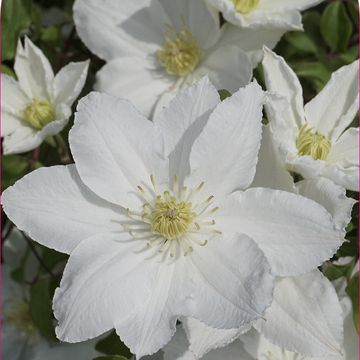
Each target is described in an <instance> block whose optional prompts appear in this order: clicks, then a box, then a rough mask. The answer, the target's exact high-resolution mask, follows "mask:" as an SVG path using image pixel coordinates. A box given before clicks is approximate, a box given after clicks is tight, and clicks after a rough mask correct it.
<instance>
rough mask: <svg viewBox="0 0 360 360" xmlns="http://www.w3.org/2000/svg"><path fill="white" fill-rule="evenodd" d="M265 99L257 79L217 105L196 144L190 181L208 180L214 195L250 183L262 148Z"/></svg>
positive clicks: (191, 162)
mask: <svg viewBox="0 0 360 360" xmlns="http://www.w3.org/2000/svg"><path fill="white" fill-rule="evenodd" d="M263 101H264V94H263V92H262V90H261V88H260V86H259V85H258V84H257V83H256V82H253V83H251V84H250V85H248V86H247V87H245V88H242V89H240V90H239V91H238V92H237V93H235V94H234V95H233V96H231V97H230V98H227V99H225V100H224V101H223V102H222V103H220V104H219V105H218V106H217V107H216V109H215V110H214V111H213V113H212V114H211V115H210V118H209V120H208V122H207V124H206V126H205V127H204V129H203V131H202V132H201V134H200V135H199V137H198V138H197V139H196V140H195V143H194V145H193V147H192V150H191V154H190V166H191V172H192V173H191V179H190V181H193V182H194V183H199V182H201V181H205V182H206V184H207V185H208V186H209V188H211V191H214V192H215V193H214V195H215V194H226V193H230V192H232V191H234V190H235V189H243V188H246V187H247V186H249V185H250V183H251V182H252V180H253V177H254V175H255V168H256V163H257V155H258V151H259V148H260V139H261V119H262V104H263Z"/></svg>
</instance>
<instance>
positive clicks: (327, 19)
mask: <svg viewBox="0 0 360 360" xmlns="http://www.w3.org/2000/svg"><path fill="white" fill-rule="evenodd" d="M320 30H321V34H322V36H323V38H324V40H325V42H326V43H327V45H328V46H329V47H330V49H331V50H332V51H345V50H346V49H347V47H348V44H349V40H350V37H351V33H352V30H353V26H352V23H351V20H350V18H349V16H348V14H347V12H346V8H345V5H344V4H343V3H342V2H340V1H334V2H332V3H330V4H329V5H327V6H326V8H325V11H324V12H323V15H322V17H321V23H320Z"/></svg>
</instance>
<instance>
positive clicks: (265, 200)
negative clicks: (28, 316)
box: [217, 188, 343, 276]
mask: <svg viewBox="0 0 360 360" xmlns="http://www.w3.org/2000/svg"><path fill="white" fill-rule="evenodd" d="M217 220H218V221H217V222H218V226H219V228H220V229H221V230H222V231H223V232H225V231H241V232H243V233H245V234H247V235H248V236H250V237H251V238H252V239H254V240H255V241H256V242H257V243H258V245H259V247H260V248H261V249H262V250H263V251H264V253H265V256H266V257H267V259H268V260H269V263H270V265H271V267H272V270H273V272H274V274H275V275H279V276H287V275H298V274H301V273H305V272H307V271H310V270H312V269H314V268H315V267H317V266H319V265H320V264H321V263H322V262H323V261H325V260H327V259H329V258H330V257H331V256H332V255H333V254H334V253H335V251H336V249H337V248H338V247H339V246H340V245H341V243H342V241H343V237H342V232H341V231H340V230H337V229H336V228H335V224H334V222H333V219H332V217H331V215H330V214H329V213H328V212H327V211H326V210H325V209H324V208H323V207H322V206H320V205H319V204H317V203H316V202H314V201H312V200H309V199H306V198H304V197H302V196H299V195H296V194H291V193H288V192H285V191H279V190H271V189H263V188H253V189H249V190H247V191H245V192H235V193H233V194H231V195H229V196H228V197H227V198H226V199H225V200H224V202H223V203H221V204H220V210H219V214H218V216H217Z"/></svg>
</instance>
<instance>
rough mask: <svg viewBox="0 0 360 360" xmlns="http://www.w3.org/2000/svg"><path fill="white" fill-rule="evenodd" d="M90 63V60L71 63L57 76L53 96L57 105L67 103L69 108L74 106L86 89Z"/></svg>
mask: <svg viewBox="0 0 360 360" xmlns="http://www.w3.org/2000/svg"><path fill="white" fill-rule="evenodd" d="M89 63H90V62H89V60H87V61H82V62H77V63H74V62H71V63H70V64H68V65H66V66H65V67H63V68H62V69H61V70H60V71H59V72H58V73H57V74H56V76H55V79H54V83H53V94H54V95H53V96H54V102H55V103H56V104H60V103H65V104H67V105H68V106H71V105H72V104H73V102H74V101H75V100H76V98H77V97H78V96H79V94H80V92H81V90H82V88H83V87H84V84H85V81H86V76H87V72H88V68H89Z"/></svg>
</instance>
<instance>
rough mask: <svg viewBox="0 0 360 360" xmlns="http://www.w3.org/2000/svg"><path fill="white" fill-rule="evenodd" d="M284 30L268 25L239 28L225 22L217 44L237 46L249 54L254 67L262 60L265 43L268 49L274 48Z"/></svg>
mask: <svg viewBox="0 0 360 360" xmlns="http://www.w3.org/2000/svg"><path fill="white" fill-rule="evenodd" d="M285 31H286V30H285V29H278V28H269V27H260V28H257V29H251V28H241V29H239V27H238V26H234V25H232V24H230V23H226V24H225V25H223V26H222V36H221V38H220V40H219V42H218V44H217V46H218V47H220V46H225V45H236V46H239V47H240V48H241V50H243V51H244V52H246V53H247V55H248V56H250V58H251V59H252V61H251V62H252V66H253V67H255V66H256V65H257V64H258V62H259V61H261V60H262V57H263V46H264V45H265V46H267V47H268V48H269V49H272V48H274V47H275V45H276V44H277V43H278V41H279V40H280V38H281V37H282V36H283V34H284V33H285Z"/></svg>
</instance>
